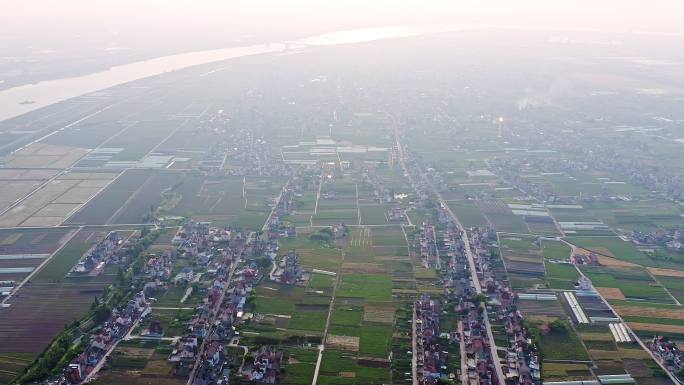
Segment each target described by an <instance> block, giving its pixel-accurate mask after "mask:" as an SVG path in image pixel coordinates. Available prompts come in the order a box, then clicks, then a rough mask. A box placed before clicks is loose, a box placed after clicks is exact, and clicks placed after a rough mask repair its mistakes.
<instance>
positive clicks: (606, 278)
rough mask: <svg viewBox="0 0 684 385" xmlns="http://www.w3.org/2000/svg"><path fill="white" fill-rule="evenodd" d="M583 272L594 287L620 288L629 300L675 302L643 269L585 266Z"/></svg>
mask: <svg viewBox="0 0 684 385" xmlns="http://www.w3.org/2000/svg"><path fill="white" fill-rule="evenodd" d="M582 271H583V272H584V273H585V275H586V276H587V277H588V278H589V279H591V281H592V283H593V284H594V286H596V287H606V288H610V287H614V288H618V289H620V291H621V292H622V294H623V295H624V296H625V297H626V298H627V299H629V298H633V299H637V300H646V301H651V302H661V303H672V302H673V301H672V298H671V297H670V296H669V295H668V294H667V292H665V290H664V289H663V287H662V286H660V285H659V284H658V283H657V282H656V281H654V280H653V278H651V276H650V275H649V274H648V273H647V272H646V270H645V269H643V268H638V267H635V268H628V267H610V268H609V267H597V266H585V267H582Z"/></svg>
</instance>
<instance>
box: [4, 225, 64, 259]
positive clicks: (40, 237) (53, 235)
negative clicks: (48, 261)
mask: <svg viewBox="0 0 684 385" xmlns="http://www.w3.org/2000/svg"><path fill="white" fill-rule="evenodd" d="M70 231H74V230H70V229H65V228H44V229H2V230H0V255H33V254H38V255H45V254H52V253H53V252H54V251H55V250H57V249H58V248H59V247H60V246H61V245H62V244H63V243H64V242H65V241H66V239H67V234H68V233H69V232H70Z"/></svg>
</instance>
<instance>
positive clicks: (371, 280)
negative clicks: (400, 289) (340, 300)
mask: <svg viewBox="0 0 684 385" xmlns="http://www.w3.org/2000/svg"><path fill="white" fill-rule="evenodd" d="M340 281H341V282H340V286H339V288H338V289H337V296H338V297H351V298H364V299H366V300H369V301H391V300H392V279H391V278H390V277H389V276H387V275H381V274H354V275H347V274H345V275H342V277H341V278H340Z"/></svg>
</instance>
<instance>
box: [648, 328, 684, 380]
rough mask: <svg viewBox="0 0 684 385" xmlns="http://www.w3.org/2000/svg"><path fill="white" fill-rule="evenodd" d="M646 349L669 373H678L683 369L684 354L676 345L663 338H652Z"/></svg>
mask: <svg viewBox="0 0 684 385" xmlns="http://www.w3.org/2000/svg"><path fill="white" fill-rule="evenodd" d="M648 347H649V348H650V349H651V351H652V352H653V353H654V354H655V356H656V357H659V358H660V359H661V360H662V362H663V364H664V365H665V367H666V368H667V369H668V370H670V371H671V372H675V373H679V372H680V371H681V370H682V369H684V352H682V351H681V350H679V348H678V347H677V345H676V344H675V343H674V342H672V341H671V340H670V339H669V338H667V337H664V336H654V337H653V339H652V340H651V341H649V343H648Z"/></svg>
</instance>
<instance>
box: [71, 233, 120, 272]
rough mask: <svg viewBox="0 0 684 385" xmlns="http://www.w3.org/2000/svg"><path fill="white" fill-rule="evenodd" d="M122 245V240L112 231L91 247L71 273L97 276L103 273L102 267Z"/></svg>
mask: <svg viewBox="0 0 684 385" xmlns="http://www.w3.org/2000/svg"><path fill="white" fill-rule="evenodd" d="M123 244H124V240H123V238H121V236H120V235H119V233H117V232H116V231H112V232H110V233H109V234H107V236H106V237H105V238H104V239H103V240H101V241H100V242H98V243H97V244H95V245H94V246H93V247H91V248H90V249H89V250H88V251H87V252H86V253H85V254H84V255H83V257H82V258H81V260H80V261H79V262H78V263H77V264H76V266H74V268H73V269H72V272H73V273H82V274H88V275H98V274H99V273H101V272H102V271H103V268H104V266H105V265H106V264H107V263H108V262H109V261H110V259H111V258H112V257H114V256H115V255H116V253H117V252H118V251H119V249H121V246H122V245H123Z"/></svg>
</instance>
